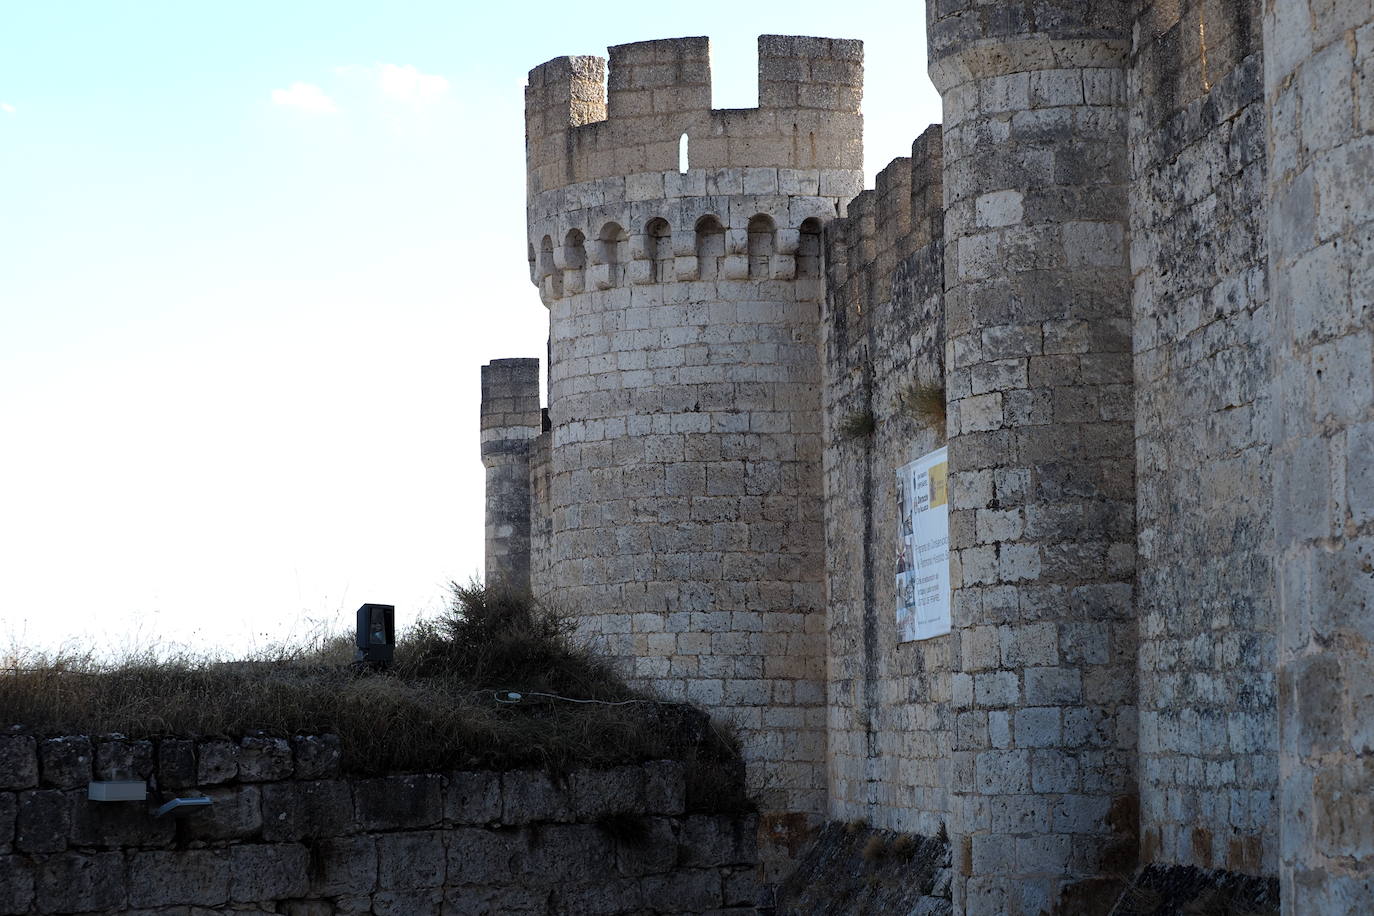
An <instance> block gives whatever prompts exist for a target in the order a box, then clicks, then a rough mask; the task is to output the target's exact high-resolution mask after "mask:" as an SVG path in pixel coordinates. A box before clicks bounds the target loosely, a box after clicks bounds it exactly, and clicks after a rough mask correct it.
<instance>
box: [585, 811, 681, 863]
mask: <svg viewBox="0 0 1374 916" xmlns="http://www.w3.org/2000/svg"><path fill="white" fill-rule="evenodd" d="M598 826H599V827H600V828H601V829H602V831H603V832H604V833H605V834H606V835H607V837H608V838H609V839H610V841H611V844H612V845H613V846H614V847H615V867H616V870H617V871H619V872H620V873H621V874H624V875H647V874H660V873H662V872H666V871H669V870H671V869H673V868H675V867H676V866H677V858H678V832H679V828H680V826H681V824H680V821H678V819H676V818H669V817H648V816H645V817H639V818H634V819H633V820H631V821H630V822H629V823H628V824H626V823H625V822H624V821H620V820H617V821H616V822H614V823H611V822H602V823H600V824H598Z"/></svg>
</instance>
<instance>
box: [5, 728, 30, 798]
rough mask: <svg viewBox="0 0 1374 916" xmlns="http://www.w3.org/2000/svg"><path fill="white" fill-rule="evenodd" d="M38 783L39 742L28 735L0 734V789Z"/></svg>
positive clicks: (27, 786) (27, 787) (26, 786)
mask: <svg viewBox="0 0 1374 916" xmlns="http://www.w3.org/2000/svg"><path fill="white" fill-rule="evenodd" d="M36 785H38V742H37V741H35V740H34V739H33V738H32V737H30V736H28V735H0V789H30V788H33V787H34V786H36Z"/></svg>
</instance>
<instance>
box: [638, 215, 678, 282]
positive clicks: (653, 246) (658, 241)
mask: <svg viewBox="0 0 1374 916" xmlns="http://www.w3.org/2000/svg"><path fill="white" fill-rule="evenodd" d="M644 234H645V235H646V236H647V237H648V238H647V241H648V249H649V259H650V261H651V262H652V266H653V280H654V282H655V283H662V282H664V281H665V280H667V279H668V278H669V276H670V275H671V271H670V269H669V268H670V266H671V264H672V260H673V230H672V228H671V227H670V226H669V225H668V221H667V220H666V219H659V218H655V219H651V220H649V224H648V225H647V226H645V227H644Z"/></svg>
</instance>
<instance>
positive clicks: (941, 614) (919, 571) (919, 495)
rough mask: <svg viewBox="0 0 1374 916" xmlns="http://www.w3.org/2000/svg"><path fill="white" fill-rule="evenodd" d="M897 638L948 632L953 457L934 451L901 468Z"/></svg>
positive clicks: (906, 640) (898, 491) (944, 452)
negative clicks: (950, 491) (950, 493)
mask: <svg viewBox="0 0 1374 916" xmlns="http://www.w3.org/2000/svg"><path fill="white" fill-rule="evenodd" d="M897 513H898V518H897V524H898V529H899V530H898V532H897V634H898V635H897V638H898V640H899V641H901V642H911V641H912V640H914V639H929V638H931V637H932V636H943V635H944V634H946V633H948V632H949V625H950V624H949V604H950V588H949V458H948V453H947V451H946V450H945V449H939V450H938V451H934V452H931V453H930V454H929V455H925V456H923V457H921V458H918V459H916V460H915V461H913V462H911V463H910V464H908V465H905V466H904V467H901V468H899V469H898V470H897Z"/></svg>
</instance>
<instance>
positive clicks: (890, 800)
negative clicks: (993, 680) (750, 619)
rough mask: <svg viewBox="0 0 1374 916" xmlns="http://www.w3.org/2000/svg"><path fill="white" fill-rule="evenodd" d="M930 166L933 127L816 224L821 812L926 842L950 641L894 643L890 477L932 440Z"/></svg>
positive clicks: (938, 346) (934, 181)
mask: <svg viewBox="0 0 1374 916" xmlns="http://www.w3.org/2000/svg"><path fill="white" fill-rule="evenodd" d="M940 156H941V144H940V129H939V127H932V128H930V129H929V130H927V131H926V132H925V133H924V134H922V135H921V137H920V138H919V139H917V140H916V142H915V144H914V145H913V147H912V155H911V158H910V159H898V160H895V161H894V162H893V163H892V164H891V165H889V166H888V167H887V168H886V169H884V170H883V171H882V172H880V173H879V174H878V179H877V187H876V189H875V190H872V191H864V192H863V193H862V194H860V195H859V196H858V197H856V198H855V199H854V200H853V201H852V202H851V203H850V205H849V210H848V215H847V216H846V217H845V218H844V219H840V220H836V221H835V222H833V223H831V224H830V226H829V227H828V228H827V230H826V247H825V255H826V274H827V295H826V308H825V313H824V315H823V316H822V317H823V320H822V338H823V347H824V357H825V361H824V386H825V387H824V421H823V423H822V434H823V437H824V443H825V452H824V460H823V464H824V472H825V539H826V543H825V553H826V607H827V612H828V623H827V646H828V650H827V651H828V654H829V658H830V664H829V685H828V691H827V704H828V706H829V724H828V732H829V751H828V761H829V786H830V808H829V814H830V817H831V818H833V819H836V820H845V821H854V820H865V821H867V822H868V823H869V824H870V825H871V826H873V827H876V828H885V829H889V830H899V831H908V832H915V833H920V834H923V835H925V836H936V835H938V834H939V833H940V831H941V825H942V824H943V823H944V822H945V820H946V808H947V797H946V791H947V786H948V784H949V740H950V718H949V699H950V697H949V690H950V658H949V645H950V639H949V637H947V636H945V637H937V638H935V639H927V640H921V641H914V642H901V641H900V636H899V633H898V628H897V618H896V603H897V596H896V595H895V586H894V582H895V572H896V562H895V554H896V550H897V547H898V534H897V532H898V528H897V525H898V519H897V511H898V505H899V501H898V498H897V493H896V471H897V469H898V468H900V467H901V466H903V465H905V464H906V463H907V462H909V461H912V460H914V459H916V458H919V457H920V456H921V455H923V454H926V453H927V452H930V451H932V450H933V449H936V448H938V447H940V446H941V445H943V444H944V312H943V304H942V300H943V295H944V271H943V267H944V249H943V244H942V237H943V234H944V207H943V201H942V196H941V194H942V192H941V181H940V178H941V161H940ZM932 404H937V406H932ZM865 417H870V418H871V419H872V429H871V431H864V430H861V429H852V428H847V427H848V426H849V425H850V424H853V423H859V424H860V425H862V422H861V421H862V420H863V418H865Z"/></svg>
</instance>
